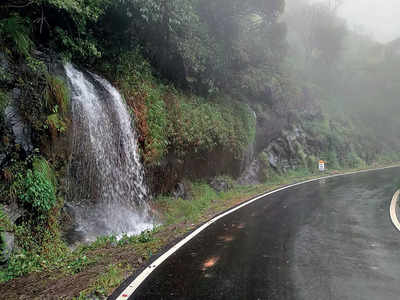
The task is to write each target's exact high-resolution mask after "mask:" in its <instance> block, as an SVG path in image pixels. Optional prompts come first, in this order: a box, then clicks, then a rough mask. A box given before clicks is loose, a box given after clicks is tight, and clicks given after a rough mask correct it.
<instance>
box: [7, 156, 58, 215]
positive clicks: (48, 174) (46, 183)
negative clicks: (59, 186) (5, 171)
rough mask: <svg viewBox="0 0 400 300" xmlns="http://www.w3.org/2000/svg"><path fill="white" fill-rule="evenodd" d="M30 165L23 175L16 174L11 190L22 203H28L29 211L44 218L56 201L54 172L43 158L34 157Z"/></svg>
mask: <svg viewBox="0 0 400 300" xmlns="http://www.w3.org/2000/svg"><path fill="white" fill-rule="evenodd" d="M32 165H33V169H32V170H28V171H27V172H26V174H25V175H22V174H17V178H16V181H15V182H14V183H13V185H14V186H13V190H15V191H16V196H17V198H18V200H19V201H21V203H22V204H23V205H28V206H29V207H31V209H30V211H32V212H33V213H35V214H36V215H37V216H38V217H39V218H44V217H47V213H48V212H49V211H50V210H51V209H52V208H53V207H54V205H55V204H56V201H57V200H56V195H55V193H56V189H55V187H54V184H55V179H54V174H53V171H52V170H51V168H50V166H49V165H48V163H47V161H46V160H44V159H43V158H34V160H33V163H32Z"/></svg>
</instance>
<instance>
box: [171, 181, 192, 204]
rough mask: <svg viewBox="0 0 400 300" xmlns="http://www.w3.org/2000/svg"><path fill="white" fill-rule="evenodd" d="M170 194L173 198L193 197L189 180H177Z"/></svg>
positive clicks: (186, 198)
mask: <svg viewBox="0 0 400 300" xmlns="http://www.w3.org/2000/svg"><path fill="white" fill-rule="evenodd" d="M172 194H173V196H174V197H175V199H178V198H181V199H184V200H191V199H192V198H193V193H192V184H191V182H190V181H188V180H183V181H182V182H179V183H178V184H177V185H176V187H175V190H174V192H173V193H172Z"/></svg>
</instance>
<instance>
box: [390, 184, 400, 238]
mask: <svg viewBox="0 0 400 300" xmlns="http://www.w3.org/2000/svg"><path fill="white" fill-rule="evenodd" d="M399 196H400V190H398V191H397V192H396V193H395V194H394V195H393V198H392V202H391V203H390V218H391V219H392V223H393V225H394V226H395V227H396V228H397V230H399V231H400V222H399V219H398V218H397V209H396V207H397V202H398V201H399Z"/></svg>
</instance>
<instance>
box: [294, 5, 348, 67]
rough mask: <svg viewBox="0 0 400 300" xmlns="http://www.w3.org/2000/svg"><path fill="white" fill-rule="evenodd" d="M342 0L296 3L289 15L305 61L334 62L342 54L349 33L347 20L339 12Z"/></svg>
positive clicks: (307, 62)
mask: <svg viewBox="0 0 400 300" xmlns="http://www.w3.org/2000/svg"><path fill="white" fill-rule="evenodd" d="M337 5H339V2H334V3H333V2H327V3H313V4H307V3H305V4H303V5H299V6H297V7H296V8H295V9H294V10H293V11H291V12H290V13H289V15H288V17H287V21H288V23H289V26H290V28H291V29H292V30H293V32H294V33H295V34H296V35H297V37H298V39H297V40H298V41H300V43H301V47H302V49H303V53H304V59H305V62H306V64H310V63H312V62H315V61H318V62H325V63H326V64H328V65H332V64H333V63H334V62H335V61H337V59H338V58H339V56H340V54H341V51H342V48H343V41H344V38H345V36H346V31H347V29H346V24H345V22H344V20H342V19H341V18H339V17H338V16H337V14H336V9H337Z"/></svg>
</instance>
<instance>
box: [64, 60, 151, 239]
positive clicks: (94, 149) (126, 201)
mask: <svg viewBox="0 0 400 300" xmlns="http://www.w3.org/2000/svg"><path fill="white" fill-rule="evenodd" d="M65 71H66V75H67V77H68V79H69V83H70V86H71V91H72V95H71V107H72V118H73V120H72V121H73V122H72V124H73V125H72V133H71V141H72V151H71V153H72V154H71V158H70V163H69V174H68V175H69V176H68V202H69V203H70V204H71V206H72V208H73V213H74V215H75V222H76V223H77V224H78V227H77V228H76V231H77V232H80V233H81V234H82V235H83V236H84V239H85V240H86V241H90V240H93V239H95V237H96V236H99V235H107V234H116V235H120V234H122V233H127V234H138V233H140V232H142V231H143V230H146V229H150V228H151V227H153V221H152V218H151V217H150V216H149V207H148V204H147V203H146V199H147V193H148V192H147V188H146V185H145V183H144V171H143V167H142V165H141V163H140V159H139V154H138V144H137V137H136V133H135V131H134V129H133V128H132V121H131V117H130V114H129V112H128V109H127V107H126V105H125V103H124V101H123V99H122V97H121V95H120V94H119V92H118V91H117V90H116V89H115V88H114V87H113V86H112V85H111V84H110V83H109V82H108V81H106V80H105V79H103V78H101V77H99V76H97V75H95V74H92V73H85V74H84V73H82V72H80V71H78V70H77V69H75V68H74V67H73V66H72V65H71V64H67V65H66V66H65Z"/></svg>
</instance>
